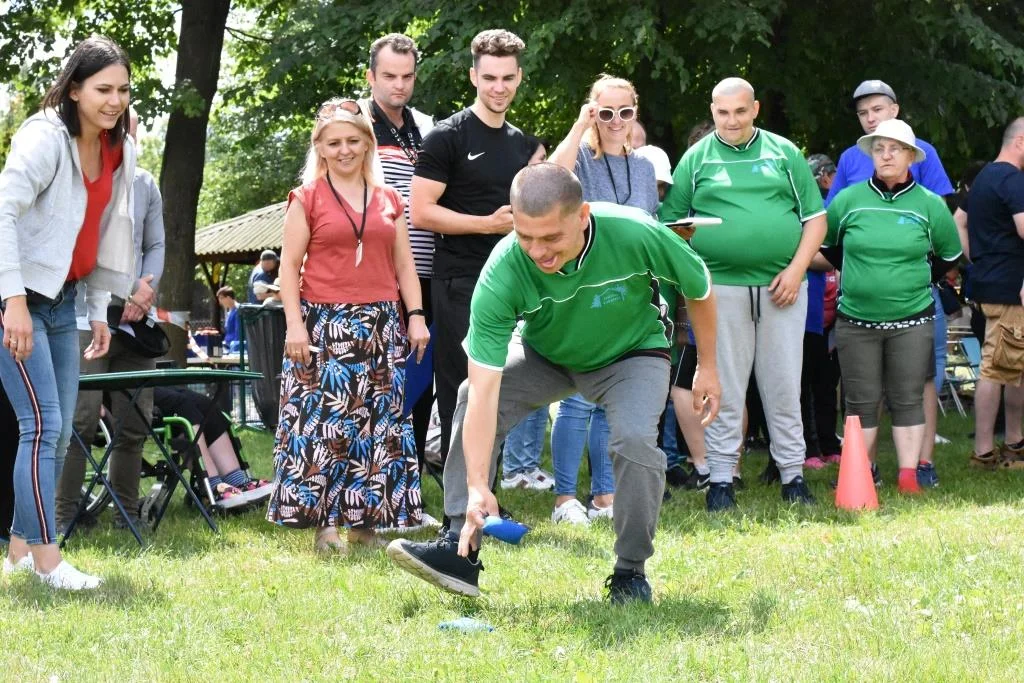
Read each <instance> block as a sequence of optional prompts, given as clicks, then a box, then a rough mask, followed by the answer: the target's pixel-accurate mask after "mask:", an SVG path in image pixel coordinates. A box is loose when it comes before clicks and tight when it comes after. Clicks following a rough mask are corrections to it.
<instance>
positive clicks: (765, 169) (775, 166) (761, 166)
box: [750, 159, 779, 175]
mask: <svg viewBox="0 0 1024 683" xmlns="http://www.w3.org/2000/svg"><path fill="white" fill-rule="evenodd" d="M778 170H779V162H778V161H777V160H775V159H758V160H757V161H755V162H754V163H753V164H751V165H750V172H751V173H760V174H762V175H775V174H776V173H778Z"/></svg>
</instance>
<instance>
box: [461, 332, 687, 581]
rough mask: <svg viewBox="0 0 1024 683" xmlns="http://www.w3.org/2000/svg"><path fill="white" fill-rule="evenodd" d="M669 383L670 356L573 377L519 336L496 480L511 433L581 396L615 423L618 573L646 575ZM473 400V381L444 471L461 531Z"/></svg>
mask: <svg viewBox="0 0 1024 683" xmlns="http://www.w3.org/2000/svg"><path fill="white" fill-rule="evenodd" d="M668 381H669V362H668V361H667V360H666V359H664V358H657V357H651V356H636V357H632V358H626V359H624V360H620V361H617V362H615V363H612V364H611V365H608V366H606V367H603V368H601V369H599V370H594V371H592V372H583V373H579V372H570V371H569V370H566V369H565V368H562V367H559V366H556V365H553V364H552V363H550V362H548V361H547V360H546V359H545V358H543V357H541V356H540V355H539V354H538V353H536V352H535V351H534V350H533V349H531V348H529V347H528V346H526V345H524V344H523V343H522V339H521V338H520V337H519V336H518V335H516V336H515V337H513V339H512V343H510V344H509V349H508V360H507V361H506V362H505V368H504V372H503V375H502V379H501V393H500V396H499V399H498V421H497V433H496V434H495V439H494V443H495V448H494V451H493V452H492V453H491V471H490V481H491V483H492V484H493V482H494V477H495V473H496V465H497V458H498V448H499V447H500V444H501V443H502V441H504V440H505V434H506V433H507V432H508V431H509V430H510V429H512V428H513V427H515V426H516V424H518V423H519V421H520V420H522V419H523V418H524V417H526V416H527V415H528V414H529V413H531V412H532V411H534V410H536V409H537V408H539V407H540V406H546V405H549V404H551V403H554V402H555V401H559V400H561V399H563V398H565V397H566V396H570V395H572V394H574V393H576V392H579V393H580V394H582V395H583V397H584V398H585V399H587V400H588V401H591V402H593V403H596V404H597V405H599V406H601V407H602V408H604V410H605V415H606V417H607V419H608V427H609V431H610V436H609V441H608V451H609V455H610V456H611V459H612V469H613V471H614V473H615V515H614V518H613V523H614V526H615V537H616V540H615V555H616V556H617V560H616V562H615V568H616V569H623V570H628V569H635V570H637V571H643V570H644V562H645V561H646V560H647V558H649V557H650V556H651V555H653V554H654V532H655V529H656V528H657V526H658V515H659V514H660V512H661V497H662V495H663V493H664V490H665V454H664V453H663V452H662V451H661V449H659V448H658V446H657V441H658V420H659V419H660V417H661V413H662V412H663V411H664V409H665V400H666V398H667V396H668ZM468 395H469V383H468V381H466V382H463V383H462V386H461V387H459V398H458V403H457V404H456V407H455V419H454V424H453V432H452V442H451V446H450V449H449V451H448V459H447V460H446V461H445V467H444V509H445V514H446V515H448V517H449V518H450V519H451V529H452V531H454V532H456V533H458V532H460V531H461V530H462V526H463V524H465V521H466V503H467V502H468V500H467V499H468V494H467V486H466V460H465V454H464V451H463V448H462V425H463V421H464V420H465V418H466V404H467V401H468Z"/></svg>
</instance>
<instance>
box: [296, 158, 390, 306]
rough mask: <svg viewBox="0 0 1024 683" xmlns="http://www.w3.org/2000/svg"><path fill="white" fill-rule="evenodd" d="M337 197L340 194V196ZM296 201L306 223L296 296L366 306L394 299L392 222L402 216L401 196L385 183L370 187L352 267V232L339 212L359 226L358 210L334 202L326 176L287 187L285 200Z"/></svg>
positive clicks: (360, 216)
mask: <svg viewBox="0 0 1024 683" xmlns="http://www.w3.org/2000/svg"><path fill="white" fill-rule="evenodd" d="M339 197H340V194H339ZM296 198H297V199H299V201H301V202H302V206H303V208H304V209H305V213H306V223H307V224H308V225H309V244H308V245H307V247H306V261H305V263H304V264H303V266H302V271H301V273H300V277H299V295H300V296H301V297H302V298H303V299H305V300H307V301H311V302H314V303H321V304H339V303H344V304H366V303H373V302H375V301H398V278H397V276H396V274H395V261H394V258H393V257H392V250H393V248H394V245H395V236H396V234H397V233H396V228H395V220H396V219H398V218H399V217H402V216H403V215H404V211H405V205H404V204H403V202H402V197H401V195H399V194H398V192H397V191H395V190H394V189H392V188H390V187H387V186H384V187H375V188H372V192H371V194H370V195H369V199H368V200H367V204H368V207H367V211H368V214H367V216H366V231H365V232H364V233H363V260H362V261H361V262H360V263H359V266H358V267H356V243H357V242H356V236H355V232H354V231H353V229H352V223H351V222H350V221H349V219H348V218H346V217H345V213H344V211H345V210H347V211H348V215H349V216H350V217H351V218H352V220H353V221H355V224H356V227H357V228H358V227H359V226H360V225H361V224H362V217H363V215H362V213H360V212H357V211H356V210H355V209H354V208H353V207H352V206H351V205H350V204H349V203H348V202H346V201H345V199H344V198H343V197H342V198H341V201H342V202H344V209H342V206H341V205H339V203H338V199H337V198H336V197H335V196H334V193H333V192H332V191H331V188H330V186H329V185H328V184H327V180H326V179H325V178H318V179H316V180H314V181H313V182H311V183H307V184H306V185H303V186H302V187H299V188H296V189H294V190H292V191H291V192H290V193H289V194H288V204H289V206H290V205H291V202H292V200H294V199H296Z"/></svg>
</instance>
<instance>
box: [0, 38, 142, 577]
mask: <svg viewBox="0 0 1024 683" xmlns="http://www.w3.org/2000/svg"><path fill="white" fill-rule="evenodd" d="M129 77H130V65H129V62H128V57H127V55H126V54H125V53H124V51H123V50H122V49H121V48H120V47H118V46H117V45H116V44H115V43H113V42H111V41H110V40H107V39H106V38H100V37H92V38H88V39H86V40H84V41H82V42H81V43H79V44H78V45H76V46H75V49H74V50H73V52H72V53H71V56H70V57H69V58H68V60H67V63H66V64H65V66H64V69H63V71H62V72H61V74H60V76H59V77H58V79H57V82H56V83H54V85H53V87H51V88H50V90H49V92H47V94H46V97H45V99H44V100H43V110H42V111H41V112H39V113H38V114H35V115H34V116H32V117H30V118H29V119H28V120H26V121H25V123H23V124H22V126H21V128H20V129H19V130H18V132H17V133H16V134H15V136H14V138H13V139H12V141H11V150H10V155H9V156H8V157H7V162H6V164H5V165H4V169H3V171H2V172H0V244H2V245H3V249H2V250H0V299H2V304H0V327H2V328H3V346H4V349H5V350H6V352H3V351H0V381H2V383H3V388H4V391H5V392H6V393H7V395H8V397H9V398H10V401H11V404H12V405H13V407H14V410H15V412H16V413H17V415H18V423H19V426H20V429H21V436H20V439H19V443H18V455H17V459H16V461H15V468H14V493H15V496H14V497H15V510H14V523H13V524H12V526H11V544H10V548H9V550H8V555H7V557H6V558H5V560H4V565H3V571H4V573H11V572H17V571H33V570H34V571H35V574H36V575H37V576H38V577H39V578H40V580H41V581H43V582H44V583H45V584H47V585H50V586H52V587H54V588H61V589H67V590H83V589H91V588H95V587H97V586H98V585H99V584H100V583H101V579H99V578H98V577H95V576H90V575H88V574H85V573H83V572H81V571H79V570H77V569H75V568H74V567H73V566H71V564H70V563H69V562H67V561H66V560H64V559H63V558H62V557H61V553H60V550H59V548H58V547H57V543H56V532H55V528H54V526H55V524H54V487H55V482H56V481H57V480H58V479H59V478H60V471H61V467H62V465H63V462H64V454H65V451H66V450H67V445H68V441H69V440H70V436H71V426H72V419H73V415H74V410H75V401H76V398H77V395H78V371H79V358H78V332H77V330H76V325H75V290H76V285H77V283H78V282H79V281H80V280H83V281H85V282H87V283H88V285H89V286H88V288H87V294H86V300H87V301H86V303H87V304H88V309H89V321H90V326H91V327H92V344H91V345H90V346H89V348H88V349H86V351H85V356H86V358H98V357H100V356H102V355H103V354H105V353H106V351H107V347H108V345H109V343H110V331H109V330H108V329H107V323H106V320H107V315H106V309H107V303H108V302H109V300H110V295H111V293H112V292H113V293H116V294H117V295H118V296H121V297H123V298H124V299H125V300H126V301H127V300H129V298H130V297H129V294H130V292H131V284H132V274H133V273H134V263H133V261H134V259H135V253H134V252H135V250H134V248H133V242H132V212H133V207H132V179H133V177H134V175H135V150H134V147H133V146H132V142H131V140H130V139H129V138H128V136H127V131H128V93H129Z"/></svg>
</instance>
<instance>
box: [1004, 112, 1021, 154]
mask: <svg viewBox="0 0 1024 683" xmlns="http://www.w3.org/2000/svg"><path fill="white" fill-rule="evenodd" d="M1022 135H1024V116H1019V117H1017V118H1015V119H1014V120H1013V121H1011V122H1010V125H1008V126H1007V127H1006V130H1005V131H1003V147H1006V146H1007V145H1010V144H1012V143H1013V141H1014V139H1015V138H1018V137H1020V136H1022Z"/></svg>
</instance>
